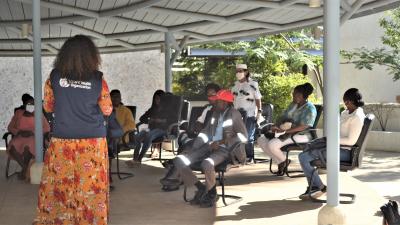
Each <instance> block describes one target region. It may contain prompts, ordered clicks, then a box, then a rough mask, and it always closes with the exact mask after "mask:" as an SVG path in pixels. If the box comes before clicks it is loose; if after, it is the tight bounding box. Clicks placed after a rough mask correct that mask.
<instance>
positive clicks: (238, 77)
mask: <svg viewBox="0 0 400 225" xmlns="http://www.w3.org/2000/svg"><path fill="white" fill-rule="evenodd" d="M243 78H244V72H240V73H236V79H238V80H241V79H243Z"/></svg>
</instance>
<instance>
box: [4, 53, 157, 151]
mask: <svg viewBox="0 0 400 225" xmlns="http://www.w3.org/2000/svg"><path fill="white" fill-rule="evenodd" d="M53 60H54V58H53V57H45V58H43V59H42V63H43V68H42V71H43V82H44V80H45V79H46V78H47V77H48V74H49V72H50V71H51V68H52V62H53ZM102 61H103V63H102V68H101V70H102V71H103V72H104V74H105V79H106V81H107V82H108V86H109V88H110V90H111V89H114V88H116V89H120V90H121V92H122V100H123V102H124V103H125V104H127V105H136V106H138V108H137V114H136V115H137V116H140V115H141V114H142V113H143V112H144V111H145V110H146V109H147V108H148V107H149V106H150V104H151V99H152V96H153V92H154V91H155V90H156V89H164V81H165V80H164V54H161V53H160V52H159V51H146V52H134V53H120V54H108V55H102ZM32 71H33V68H32V58H28V57H26V58H0V76H1V83H0V92H1V94H0V103H1V104H0V112H1V113H0V134H3V133H4V132H5V131H6V129H7V125H8V123H9V121H10V119H11V117H12V115H13V110H14V108H15V107H17V106H19V105H21V95H22V94H23V93H25V92H27V93H30V94H32V95H33V75H32V74H33V72H32ZM2 145H4V143H2V142H1V143H0V146H2Z"/></svg>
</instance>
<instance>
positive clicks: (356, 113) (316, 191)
mask: <svg viewBox="0 0 400 225" xmlns="http://www.w3.org/2000/svg"><path fill="white" fill-rule="evenodd" d="M343 102H344V104H345V106H346V110H344V111H343V112H342V114H341V115H340V145H348V146H352V145H354V144H355V143H356V142H357V139H358V137H359V136H360V134H361V130H362V127H363V124H364V118H365V114H364V110H363V109H362V108H361V107H362V106H364V102H363V101H362V96H361V94H360V92H359V91H358V89H357V88H350V89H349V90H347V91H346V92H345V93H344V95H343ZM321 152H322V155H323V156H324V157H325V158H326V149H325V148H318V149H310V150H309V151H305V152H302V153H301V154H299V160H300V165H301V167H302V169H303V171H304V175H305V176H306V177H307V181H308V184H309V185H311V191H310V192H311V196H312V197H314V198H318V197H320V196H321V195H322V194H324V193H325V192H326V186H325V185H324V184H323V183H322V181H321V178H320V177H319V175H318V172H317V171H316V172H314V173H313V170H314V168H313V167H312V166H311V162H312V161H314V160H316V159H319V158H320V156H321V154H320V153H321ZM350 160H351V151H350V149H349V148H345V147H341V148H340V161H343V162H346V161H350ZM311 177H312V180H313V183H312V184H310V181H311ZM299 198H300V199H302V200H307V199H308V198H309V188H308V187H307V190H306V192H305V193H304V194H302V195H300V196H299Z"/></svg>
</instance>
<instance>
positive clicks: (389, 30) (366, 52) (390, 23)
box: [341, 8, 400, 81]
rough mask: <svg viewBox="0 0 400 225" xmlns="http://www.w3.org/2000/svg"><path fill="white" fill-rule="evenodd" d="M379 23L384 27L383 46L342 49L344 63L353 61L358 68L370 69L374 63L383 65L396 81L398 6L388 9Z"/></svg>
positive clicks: (399, 47)
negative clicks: (350, 49) (385, 15)
mask: <svg viewBox="0 0 400 225" xmlns="http://www.w3.org/2000/svg"><path fill="white" fill-rule="evenodd" d="M379 24H380V26H381V27H382V28H383V29H384V35H383V37H382V43H383V44H384V45H385V47H382V48H375V49H367V48H365V47H362V48H357V49H355V50H352V51H342V52H341V53H342V56H343V58H344V59H345V62H344V63H353V64H354V65H355V67H356V68H357V69H360V70H361V69H368V70H372V69H373V68H374V66H375V65H380V66H385V67H387V71H388V73H389V74H391V75H392V76H393V80H394V81H397V80H399V79H400V8H397V9H394V10H391V11H389V12H388V15H387V17H384V18H382V19H380V21H379Z"/></svg>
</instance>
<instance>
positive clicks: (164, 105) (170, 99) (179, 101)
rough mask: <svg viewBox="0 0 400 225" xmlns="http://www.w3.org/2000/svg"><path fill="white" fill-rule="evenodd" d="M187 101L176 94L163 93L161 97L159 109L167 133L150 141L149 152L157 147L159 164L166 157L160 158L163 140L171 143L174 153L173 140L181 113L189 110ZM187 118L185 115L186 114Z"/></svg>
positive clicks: (175, 137) (176, 134)
mask: <svg viewBox="0 0 400 225" xmlns="http://www.w3.org/2000/svg"><path fill="white" fill-rule="evenodd" d="M188 103H189V102H188V101H186V104H185V100H183V97H182V96H177V95H164V96H162V97H161V106H160V107H161V109H162V110H163V114H164V115H165V117H166V118H167V124H168V129H167V135H166V136H164V137H160V138H157V139H156V140H154V141H153V142H152V145H151V147H150V151H151V153H153V151H154V149H155V148H158V149H159V154H158V159H157V160H159V161H160V162H161V164H163V163H164V161H165V160H166V159H163V158H162V150H163V149H162V143H163V142H170V143H171V145H172V153H173V154H174V155H176V152H175V140H176V139H177V138H178V136H179V126H180V125H181V115H182V114H185V112H186V114H187V112H188V111H189V109H188V108H186V107H189V106H190V104H188ZM186 118H187V116H186Z"/></svg>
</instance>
